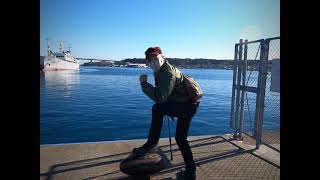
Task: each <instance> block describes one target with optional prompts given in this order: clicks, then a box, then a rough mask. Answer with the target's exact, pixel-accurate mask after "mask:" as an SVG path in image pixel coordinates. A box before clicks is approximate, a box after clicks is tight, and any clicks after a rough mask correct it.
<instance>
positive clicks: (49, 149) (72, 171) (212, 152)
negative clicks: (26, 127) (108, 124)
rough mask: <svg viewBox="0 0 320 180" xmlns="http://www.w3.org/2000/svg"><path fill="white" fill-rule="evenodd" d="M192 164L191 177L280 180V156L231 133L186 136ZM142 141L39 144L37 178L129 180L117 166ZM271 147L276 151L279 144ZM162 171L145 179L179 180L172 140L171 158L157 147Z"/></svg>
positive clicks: (165, 146) (164, 143)
mask: <svg viewBox="0 0 320 180" xmlns="http://www.w3.org/2000/svg"><path fill="white" fill-rule="evenodd" d="M188 140H189V144H190V146H191V149H192V152H193V155H194V160H195V162H196V165H197V179H203V180H208V179H255V180H256V179H280V153H279V152H276V151H274V150H272V149H270V148H268V147H266V146H264V145H261V146H260V148H259V149H255V145H253V144H252V143H247V142H249V141H247V140H246V138H245V139H244V140H243V141H238V140H234V139H232V138H231V135H228V134H226V135H221V136H220V135H217V136H214V135H213V136H193V137H188ZM145 141H146V140H130V141H120V142H98V143H80V144H63V145H49V146H40V179H42V180H44V179H50V180H52V179H68V180H73V179H76V180H79V179H83V180H84V179H86V180H89V179H90V180H91V179H94V180H100V179H128V180H129V179H134V178H133V177H129V176H128V175H126V174H124V173H122V172H121V171H120V170H119V164H120V162H121V161H122V160H123V159H124V158H126V157H127V156H128V155H129V153H130V152H131V151H132V149H133V148H135V147H139V146H141V145H142V144H143V143H144V142H145ZM274 146H277V147H279V149H280V142H279V144H276V145H274ZM157 151H158V153H159V154H161V155H162V156H163V157H164V158H165V160H166V162H167V168H166V169H164V170H163V171H161V172H159V173H157V174H154V175H152V176H151V177H147V179H166V180H168V179H181V178H180V177H179V176H178V175H177V173H178V172H179V171H180V170H181V168H182V167H184V163H183V158H182V156H181V153H180V150H179V148H178V146H177V144H176V142H175V140H174V138H172V151H173V160H171V159H170V158H171V155H170V147H169V141H168V138H164V139H161V140H160V142H159V145H158V149H157Z"/></svg>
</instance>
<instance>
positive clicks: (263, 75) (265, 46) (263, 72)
mask: <svg viewBox="0 0 320 180" xmlns="http://www.w3.org/2000/svg"><path fill="white" fill-rule="evenodd" d="M269 42H270V41H269V40H264V41H262V43H261V54H260V63H259V64H260V66H259V78H258V92H257V101H256V118H255V137H256V147H257V148H259V146H260V144H261V138H262V126H263V113H264V99H265V88H266V80H267V68H268V67H267V65H268V54H269Z"/></svg>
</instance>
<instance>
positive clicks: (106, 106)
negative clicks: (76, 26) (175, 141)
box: [40, 67, 233, 144]
mask: <svg viewBox="0 0 320 180" xmlns="http://www.w3.org/2000/svg"><path fill="white" fill-rule="evenodd" d="M180 70H181V71H182V72H183V73H184V74H188V75H191V76H192V77H194V78H195V79H196V80H197V81H198V82H199V83H200V85H201V87H202V90H203V93H204V97H203V98H202V102H201V104H200V107H199V110H198V113H197V114H196V115H195V117H194V118H193V121H192V123H191V127H190V130H189V136H193V135H209V134H225V133H230V132H232V130H231V129H230V128H229V119H230V106H231V95H232V94H231V91H232V89H231V88H232V75H233V71H232V70H217V69H180ZM143 73H145V74H147V75H148V81H149V82H150V83H152V84H154V77H153V74H152V71H151V70H150V69H149V68H147V69H144V68H119V67H81V69H80V70H78V71H53V72H40V144H60V143H81V142H97V141H114V140H129V139H146V138H147V136H148V132H149V127H150V123H151V108H152V105H153V101H152V100H150V99H149V98H148V97H147V96H146V95H145V94H144V93H143V92H142V91H141V87H140V82H139V76H140V75H141V74H143ZM175 125H176V124H174V123H172V121H171V122H170V128H171V133H174V132H175ZM161 137H168V124H167V122H165V123H163V128H162V133H161Z"/></svg>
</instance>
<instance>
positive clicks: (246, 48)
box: [239, 39, 248, 138]
mask: <svg viewBox="0 0 320 180" xmlns="http://www.w3.org/2000/svg"><path fill="white" fill-rule="evenodd" d="M244 43H245V44H244V52H243V62H241V67H242V87H244V86H246V78H247V53H248V44H247V43H248V40H247V39H246V40H245V42H244ZM245 93H246V92H245V90H242V91H241V100H240V103H241V104H240V127H239V128H240V132H239V137H240V138H242V131H243V110H244V96H245Z"/></svg>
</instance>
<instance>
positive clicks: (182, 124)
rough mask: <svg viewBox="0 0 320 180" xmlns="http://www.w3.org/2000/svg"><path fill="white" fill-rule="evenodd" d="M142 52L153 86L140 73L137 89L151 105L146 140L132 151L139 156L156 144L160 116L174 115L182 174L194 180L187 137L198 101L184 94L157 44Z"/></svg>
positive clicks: (180, 76) (175, 72)
mask: <svg viewBox="0 0 320 180" xmlns="http://www.w3.org/2000/svg"><path fill="white" fill-rule="evenodd" d="M145 55H146V61H147V62H146V63H147V65H148V66H149V67H150V68H151V69H152V70H153V73H154V77H155V87H154V86H152V85H151V84H150V83H148V82H147V80H148V77H147V75H145V74H142V75H141V76H140V83H141V88H142V91H143V92H144V93H145V94H146V95H147V96H148V97H149V98H150V99H152V100H153V101H154V102H155V104H154V105H153V107H152V122H151V127H150V130H149V135H148V141H147V142H146V143H145V144H144V145H143V146H142V147H139V148H134V149H133V153H134V154H136V155H138V156H142V155H145V154H146V153H147V152H150V151H151V150H153V149H154V148H155V147H156V146H157V144H158V141H159V138H160V133H161V128H162V123H163V117H164V115H168V116H171V117H178V121H177V128H176V136H175V139H176V142H177V144H178V146H179V149H180V151H181V154H182V156H183V159H184V162H185V165H186V170H185V171H184V172H182V173H183V174H184V175H185V176H186V177H188V178H189V179H195V178H196V166H195V163H194V160H193V155H192V151H191V149H190V146H189V143H188V141H187V137H188V131H189V127H190V124H191V120H192V118H193V116H194V115H195V114H196V112H197V110H198V107H199V103H200V102H199V100H198V101H195V102H193V101H192V99H191V98H190V97H189V96H188V92H187V90H186V87H185V85H184V83H183V79H184V77H183V74H182V73H181V72H180V71H179V70H178V69H177V68H175V67H173V66H172V65H171V64H169V63H168V62H167V61H166V60H165V58H164V56H163V55H162V51H161V49H160V48H159V47H150V48H148V49H147V51H146V52H145Z"/></svg>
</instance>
